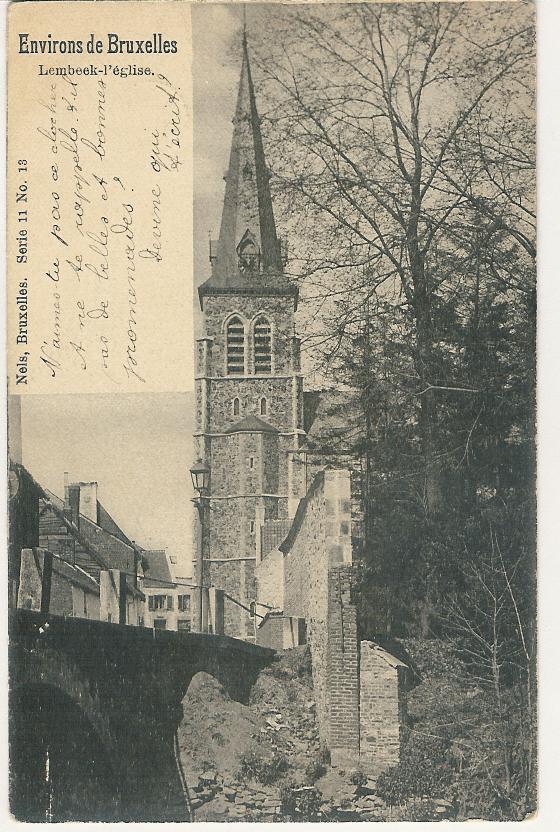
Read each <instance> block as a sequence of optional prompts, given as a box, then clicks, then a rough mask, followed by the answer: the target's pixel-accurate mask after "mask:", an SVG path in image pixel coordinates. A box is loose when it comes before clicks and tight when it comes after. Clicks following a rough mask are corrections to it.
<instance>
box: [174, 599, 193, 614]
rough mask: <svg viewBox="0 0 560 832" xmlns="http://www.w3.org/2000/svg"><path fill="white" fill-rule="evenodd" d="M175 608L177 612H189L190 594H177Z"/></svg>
mask: <svg viewBox="0 0 560 832" xmlns="http://www.w3.org/2000/svg"><path fill="white" fill-rule="evenodd" d="M177 609H178V610H179V612H190V611H191V596H190V595H179V596H177Z"/></svg>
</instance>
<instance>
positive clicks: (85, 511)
mask: <svg viewBox="0 0 560 832" xmlns="http://www.w3.org/2000/svg"><path fill="white" fill-rule="evenodd" d="M80 514H81V515H82V516H83V517H87V518H88V520H91V522H92V523H97V483H96V482H81V483H80Z"/></svg>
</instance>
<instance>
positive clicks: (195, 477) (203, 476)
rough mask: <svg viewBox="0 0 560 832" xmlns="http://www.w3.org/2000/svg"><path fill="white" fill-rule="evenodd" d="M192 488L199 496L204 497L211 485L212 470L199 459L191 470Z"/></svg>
mask: <svg viewBox="0 0 560 832" xmlns="http://www.w3.org/2000/svg"><path fill="white" fill-rule="evenodd" d="M191 480H192V486H193V488H194V490H195V491H197V492H198V494H199V496H202V495H203V494H204V493H205V492H206V491H207V490H208V486H209V485H210V468H209V467H208V465H206V463H205V462H202V460H201V459H198V460H197V461H196V462H195V464H194V465H193V467H192V468H191Z"/></svg>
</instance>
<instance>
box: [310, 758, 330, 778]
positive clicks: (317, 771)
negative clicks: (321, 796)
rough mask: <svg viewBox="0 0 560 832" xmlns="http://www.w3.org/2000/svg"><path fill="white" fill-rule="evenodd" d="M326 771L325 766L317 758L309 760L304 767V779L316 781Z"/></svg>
mask: <svg viewBox="0 0 560 832" xmlns="http://www.w3.org/2000/svg"><path fill="white" fill-rule="evenodd" d="M326 773H327V767H326V766H325V765H324V763H321V762H319V760H311V761H310V762H309V763H308V764H307V766H306V767H305V779H306V780H307V782H308V783H316V782H317V780H320V779H321V777H324V776H325V774H326Z"/></svg>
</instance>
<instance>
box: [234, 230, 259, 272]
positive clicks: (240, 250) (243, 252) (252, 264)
mask: <svg viewBox="0 0 560 832" xmlns="http://www.w3.org/2000/svg"><path fill="white" fill-rule="evenodd" d="M237 257H238V259H239V271H240V272H241V273H242V274H257V273H258V272H259V271H260V265H261V252H260V249H259V246H258V243H257V241H256V240H255V238H254V237H253V235H252V234H251V232H250V231H249V229H247V231H246V232H245V234H244V235H243V237H242V238H241V242H240V243H239V245H238V246H237Z"/></svg>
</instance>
